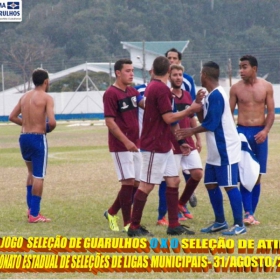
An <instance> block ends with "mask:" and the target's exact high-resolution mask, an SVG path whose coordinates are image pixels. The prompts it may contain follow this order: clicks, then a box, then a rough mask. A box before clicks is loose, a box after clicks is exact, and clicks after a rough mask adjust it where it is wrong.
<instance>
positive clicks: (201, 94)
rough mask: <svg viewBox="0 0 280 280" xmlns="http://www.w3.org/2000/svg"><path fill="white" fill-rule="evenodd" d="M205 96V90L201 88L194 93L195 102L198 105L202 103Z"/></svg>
mask: <svg viewBox="0 0 280 280" xmlns="http://www.w3.org/2000/svg"><path fill="white" fill-rule="evenodd" d="M205 95H206V91H205V89H203V88H201V89H200V90H199V91H198V92H197V93H196V98H195V102H196V103H199V104H200V103H201V102H202V99H203V98H204V97H205Z"/></svg>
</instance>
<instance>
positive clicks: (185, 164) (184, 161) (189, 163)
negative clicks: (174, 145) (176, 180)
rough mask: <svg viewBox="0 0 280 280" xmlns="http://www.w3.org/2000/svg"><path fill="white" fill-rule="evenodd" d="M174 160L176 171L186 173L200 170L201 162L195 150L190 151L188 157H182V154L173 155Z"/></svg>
mask: <svg viewBox="0 0 280 280" xmlns="http://www.w3.org/2000/svg"><path fill="white" fill-rule="evenodd" d="M174 156H175V160H176V164H177V168H178V170H180V168H182V170H183V171H184V172H185V173H186V174H188V173H187V171H189V170H192V169H202V162H201V158H200V155H199V153H198V151H197V150H193V151H191V153H190V154H189V155H188V156H183V155H182V154H175V155H174Z"/></svg>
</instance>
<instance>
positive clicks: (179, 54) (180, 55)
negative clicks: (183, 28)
mask: <svg viewBox="0 0 280 280" xmlns="http://www.w3.org/2000/svg"><path fill="white" fill-rule="evenodd" d="M169 52H176V53H177V54H178V58H179V60H182V53H180V52H179V51H178V50H177V49H175V48H172V49H170V50H168V51H167V52H166V53H165V57H167V56H168V53H169Z"/></svg>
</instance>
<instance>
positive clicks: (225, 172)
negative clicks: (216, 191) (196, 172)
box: [204, 163, 238, 187]
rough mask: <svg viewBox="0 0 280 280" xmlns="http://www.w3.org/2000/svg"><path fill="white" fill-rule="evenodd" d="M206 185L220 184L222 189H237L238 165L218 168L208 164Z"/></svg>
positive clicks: (206, 166) (206, 167) (205, 176)
mask: <svg viewBox="0 0 280 280" xmlns="http://www.w3.org/2000/svg"><path fill="white" fill-rule="evenodd" d="M204 184H205V185H209V184H218V185H219V186H220V187H235V186H237V185H238V163H234V164H229V165H222V166H216V165H212V164H208V163H206V165H205V172H204Z"/></svg>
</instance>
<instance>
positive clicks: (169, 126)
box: [9, 49, 274, 237]
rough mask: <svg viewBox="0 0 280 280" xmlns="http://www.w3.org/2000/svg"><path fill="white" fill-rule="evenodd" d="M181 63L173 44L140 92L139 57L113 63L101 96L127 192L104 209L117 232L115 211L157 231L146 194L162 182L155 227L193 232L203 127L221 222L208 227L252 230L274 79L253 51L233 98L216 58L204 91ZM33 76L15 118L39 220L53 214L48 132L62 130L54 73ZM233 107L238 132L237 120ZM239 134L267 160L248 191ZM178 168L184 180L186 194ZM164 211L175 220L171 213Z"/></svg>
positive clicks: (130, 229)
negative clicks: (44, 201) (111, 78)
mask: <svg viewBox="0 0 280 280" xmlns="http://www.w3.org/2000/svg"><path fill="white" fill-rule="evenodd" d="M180 61H181V53H180V52H178V51H177V50H176V49H171V50H169V51H167V53H166V56H165V57H164V56H159V57H157V58H156V59H155V60H154V62H153V66H152V69H151V71H150V72H151V73H150V74H151V81H150V83H149V84H148V85H142V86H140V87H138V90H137V89H135V88H133V87H132V86H130V85H131V84H132V83H133V76H134V74H133V65H132V62H131V61H130V60H128V59H121V60H118V61H117V62H116V63H115V66H114V70H115V75H116V80H115V83H114V84H113V85H112V86H110V87H109V88H108V89H107V91H106V92H105V93H104V97H103V101H104V115H105V122H106V125H107V127H108V130H109V133H108V134H109V135H108V141H109V150H110V152H111V154H112V157H113V160H114V163H115V167H116V171H117V175H118V179H119V181H120V182H121V189H120V191H119V192H118V195H117V197H116V199H115V201H114V203H113V204H112V205H111V207H110V208H109V209H108V210H106V211H105V213H104V215H105V217H106V218H107V219H108V221H109V226H110V229H111V230H113V231H119V227H118V225H117V219H116V218H117V216H116V215H117V213H118V211H119V210H121V211H122V216H123V224H124V230H125V231H126V232H127V234H128V236H131V237H133V236H145V235H147V236H151V235H152V234H151V233H150V232H149V231H148V230H147V229H146V228H144V227H143V226H141V224H140V222H141V218H142V214H143V210H144V206H145V204H146V201H147V197H148V195H149V193H150V192H151V191H152V190H153V188H154V186H155V185H160V191H159V198H160V199H159V217H158V222H157V224H159V225H166V226H167V234H170V235H181V234H194V232H193V231H192V230H190V229H189V228H188V227H187V226H184V225H181V224H180V223H179V220H180V218H182V217H180V215H179V214H180V213H181V214H183V216H184V217H188V218H192V216H191V214H190V213H189V211H188V209H187V207H186V203H187V202H188V201H189V200H190V198H191V197H192V195H193V193H194V190H195V189H196V187H197V185H198V184H199V182H200V180H201V178H202V164H201V159H200V156H199V152H200V150H201V140H200V137H199V133H202V132H205V133H206V144H207V159H206V166H205V172H204V184H205V186H206V189H207V191H208V194H209V198H210V203H211V205H212V208H213V211H214V215H215V221H214V222H213V223H212V224H211V225H209V226H207V227H205V228H203V229H201V232H204V233H212V232H218V231H222V234H224V235H238V234H242V233H245V232H246V227H245V225H257V224H259V221H258V220H257V219H256V217H255V215H254V214H255V211H256V207H257V204H258V201H259V197H260V190H261V185H260V179H261V174H264V173H266V163H267V152H268V151H267V150H268V143H267V136H268V133H269V130H270V128H271V127H272V125H273V122H274V99H273V88H272V85H271V84H270V83H269V82H267V81H265V80H264V79H262V78H259V77H257V69H258V63H257V60H256V58H255V57H253V56H251V55H246V56H243V57H242V58H241V59H240V61H239V68H240V76H241V80H240V81H239V82H238V83H236V84H235V85H233V86H232V87H231V89H230V98H228V96H227V95H226V93H225V92H224V90H223V88H222V87H221V86H219V72H220V71H219V66H218V65H217V64H216V63H215V62H213V61H209V62H207V63H205V64H203V67H202V69H201V75H200V78H201V86H202V87H203V88H202V89H201V90H199V91H198V92H197V94H195V88H194V83H193V80H192V78H191V77H190V76H188V75H187V74H186V73H184V68H183V67H182V65H181V64H180ZM32 80H33V83H34V85H35V89H33V90H31V91H29V92H27V93H25V94H24V95H23V96H22V97H21V98H20V100H19V102H18V104H17V105H16V106H15V108H14V109H13V111H12V112H11V114H10V116H9V120H10V121H12V122H14V123H16V124H18V125H20V126H22V130H21V135H20V138H19V143H20V149H21V153H22V157H23V159H24V161H25V163H26V166H27V170H28V176H27V183H26V194H27V195H26V201H27V206H28V211H27V216H28V221H29V222H30V223H38V222H49V221H50V219H49V218H47V217H45V216H43V215H42V214H41V213H40V203H41V197H42V191H43V182H44V177H45V173H46V164H47V154H48V146H47V140H46V133H47V132H50V131H52V130H53V129H54V128H55V127H56V121H55V116H54V102H53V99H52V97H51V96H50V95H48V94H47V91H48V88H49V76H48V72H47V71H45V70H44V69H35V70H34V72H33V74H32ZM143 89H144V91H143ZM141 91H142V92H144V95H142V94H140V92H141ZM236 105H237V106H238V123H237V129H236V125H235V124H234V119H233V117H232V114H233V112H234V109H235V107H236ZM140 108H142V110H143V111H141V109H140ZM142 113H143V115H142ZM195 114H196V115H197V118H198V120H199V122H200V123H201V125H199V126H197V123H196V121H195V118H194V116H195ZM139 124H140V125H139ZM238 132H240V133H243V134H244V135H245V136H246V138H247V141H248V143H249V144H250V147H251V149H252V151H253V153H254V155H255V156H256V158H257V160H258V162H259V165H260V175H259V177H258V179H257V182H256V184H255V186H254V187H253V189H252V190H250V191H249V190H248V189H247V188H246V186H243V185H242V182H241V183H240V190H239V188H238V185H239V182H238V180H239V178H238V163H239V161H240V153H241V142H240V139H239V136H238ZM193 135H195V136H196V142H194V141H193V139H192V136H193ZM180 167H181V168H182V170H183V174H184V176H185V178H186V185H185V188H184V190H183V192H182V195H181V197H180V199H179V191H178V188H179V183H180V180H179V175H178V174H179V173H178V172H179V168H180ZM221 187H222V188H225V190H226V193H227V195H228V197H229V201H230V204H231V208H232V213H233V218H234V222H233V226H232V227H230V228H229V226H228V223H227V222H226V219H225V215H224V208H223V196H222V192H221ZM132 206H133V208H132V211H131V207H132ZM243 208H244V212H245V215H244V217H243V214H242V212H243V210H242V209H243ZM166 212H168V221H167V220H166V219H165V217H164V216H165V214H166Z"/></svg>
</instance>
